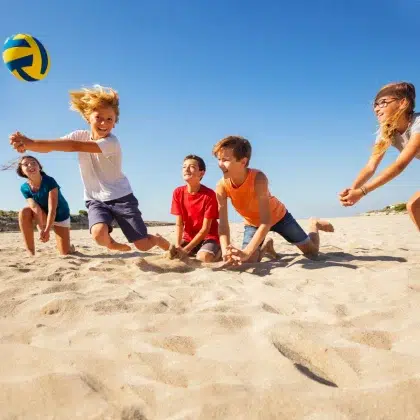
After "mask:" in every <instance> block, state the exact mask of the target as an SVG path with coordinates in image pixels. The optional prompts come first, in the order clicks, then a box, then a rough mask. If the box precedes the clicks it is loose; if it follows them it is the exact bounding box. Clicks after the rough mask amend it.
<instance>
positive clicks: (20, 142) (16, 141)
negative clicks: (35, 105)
mask: <svg viewBox="0 0 420 420" xmlns="http://www.w3.org/2000/svg"><path fill="white" fill-rule="evenodd" d="M9 139H10V144H11V145H12V147H13V148H14V149H15V150H16V151H18V152H19V153H23V152H24V151H26V149H27V146H28V145H29V144H30V143H32V140H31V139H30V138H29V137H26V136H24V135H23V134H22V133H20V132H19V131H17V132H16V133H13V134H12V135H11V136H10V137H9Z"/></svg>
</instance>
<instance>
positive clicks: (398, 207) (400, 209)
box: [366, 203, 407, 214]
mask: <svg viewBox="0 0 420 420" xmlns="http://www.w3.org/2000/svg"><path fill="white" fill-rule="evenodd" d="M406 211H407V203H397V204H391V205H390V206H386V207H384V208H383V209H381V210H371V211H368V212H367V213H366V214H371V213H386V214H388V213H404V212H406Z"/></svg>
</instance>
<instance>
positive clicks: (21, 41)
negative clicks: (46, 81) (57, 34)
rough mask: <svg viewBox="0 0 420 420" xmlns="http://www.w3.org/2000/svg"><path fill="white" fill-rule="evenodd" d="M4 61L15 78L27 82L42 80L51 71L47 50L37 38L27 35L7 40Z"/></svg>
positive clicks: (18, 35) (4, 48)
mask: <svg viewBox="0 0 420 420" xmlns="http://www.w3.org/2000/svg"><path fill="white" fill-rule="evenodd" d="M3 61H4V63H5V64H6V66H7V67H8V69H9V70H10V72H11V73H12V74H13V76H15V77H16V78H18V79H19V80H24V81H26V82H36V81H38V80H42V79H43V78H44V77H45V76H46V75H47V74H48V71H49V70H50V57H49V56H48V53H47V50H46V49H45V48H44V46H43V45H42V44H41V42H39V41H38V40H37V39H36V38H35V37H33V36H31V35H27V34H17V35H13V36H11V37H9V38H7V39H6V41H5V43H4V47H3Z"/></svg>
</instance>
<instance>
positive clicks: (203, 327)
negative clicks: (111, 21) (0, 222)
mask: <svg viewBox="0 0 420 420" xmlns="http://www.w3.org/2000/svg"><path fill="white" fill-rule="evenodd" d="M331 221H332V222H333V224H334V226H335V229H336V231H335V233H333V234H327V233H323V232H321V255H320V257H319V259H318V260H317V261H312V260H309V259H307V258H305V257H303V256H301V255H300V254H299V253H298V252H297V249H296V248H295V247H293V246H291V245H289V244H287V243H286V242H285V241H284V240H283V239H282V238H281V237H280V236H276V235H273V234H271V233H270V236H271V237H273V239H274V242H275V247H276V250H277V251H278V253H279V254H280V255H279V259H277V260H269V259H265V260H264V262H263V263H261V264H255V265H245V266H244V267H242V268H241V270H236V271H232V270H231V271H229V270H222V269H220V268H218V267H217V266H215V267H211V266H200V265H199V264H195V263H191V264H185V263H183V262H179V261H174V260H172V261H169V260H165V259H159V258H158V259H154V258H153V255H156V254H159V253H160V251H159V250H153V253H140V252H136V251H134V250H133V252H130V253H124V254H118V253H110V252H108V251H106V250H104V249H102V248H100V247H98V246H96V245H95V244H94V243H93V241H92V240H91V239H90V237H89V234H88V232H87V231H74V232H72V239H73V243H74V245H75V246H76V251H77V252H76V254H74V255H70V256H66V257H59V256H58V255H57V254H56V252H55V241H54V238H52V240H51V241H50V242H49V243H48V244H39V243H37V245H38V254H37V257H36V258H30V257H28V256H26V253H25V252H24V248H23V243H22V241H21V236H20V234H19V233H3V234H0V279H1V281H0V418H1V419H20V418H27V419H75V418H80V419H124V420H135V419H136V420H139V419H141V420H146V419H147V420H152V419H153V420H155V419H156V420H159V419H171V420H186V419H191V420H205V419H235V420H239V419H246V420H253V419H261V420H270V419H288V420H289V419H306V420H323V419H334V420H345V419H375V420H377V419H419V418H420V239H419V234H418V232H417V231H416V230H415V228H414V225H413V224H412V223H411V221H410V220H409V217H408V216H407V215H402V216H375V217H367V216H366V217H365V216H363V217H362V216H360V217H352V218H338V219H331ZM300 222H301V224H302V226H303V227H304V228H305V229H307V227H308V224H309V223H308V221H307V220H302V221H300ZM231 229H232V238H233V242H234V243H236V244H237V245H239V244H240V243H241V239H242V230H243V227H242V225H232V226H231ZM115 232H116V233H115V238H116V239H121V240H122V239H123V236H122V234H121V232H120V231H119V230H116V231H115ZM150 232H151V233H155V232H159V233H160V234H162V235H163V236H165V237H166V238H168V239H170V240H173V239H174V227H172V226H165V227H156V228H151V229H150ZM52 236H53V235H52ZM151 255H152V257H150V256H151ZM143 257H145V258H146V259H142V258H143Z"/></svg>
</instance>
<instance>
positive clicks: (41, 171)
mask: <svg viewBox="0 0 420 420" xmlns="http://www.w3.org/2000/svg"><path fill="white" fill-rule="evenodd" d="M24 159H33V160H34V161H35V162H36V163H37V164H38V166H39V171H40V173H41V175H46V173H45V172H44V170H43V168H42V165H41V163H40V162H39V160H38V159H37V158H36V157H33V156H30V155H25V156H22V157H21V158H20V159H19V160H18V163H17V167H16V173H17V174H18V175H19V176H20V177H22V178H28V177H27V176H26V175H25V174H24V172H23V170H22V162H23V161H24Z"/></svg>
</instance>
